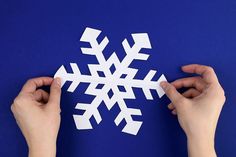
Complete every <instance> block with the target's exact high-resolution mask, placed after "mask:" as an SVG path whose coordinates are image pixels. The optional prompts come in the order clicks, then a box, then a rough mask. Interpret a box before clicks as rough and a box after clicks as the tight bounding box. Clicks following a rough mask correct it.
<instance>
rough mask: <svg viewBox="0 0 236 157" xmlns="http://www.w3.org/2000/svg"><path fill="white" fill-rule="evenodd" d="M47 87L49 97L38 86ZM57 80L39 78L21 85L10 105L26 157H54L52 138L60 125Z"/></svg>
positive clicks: (54, 141) (54, 148)
mask: <svg viewBox="0 0 236 157" xmlns="http://www.w3.org/2000/svg"><path fill="white" fill-rule="evenodd" d="M48 85H51V87H50V95H49V94H48V93H47V92H45V91H44V90H42V89H38V88H39V87H42V86H48ZM60 96H61V87H60V79H59V78H56V79H54V80H53V78H50V77H39V78H34V79H30V80H28V81H27V82H26V84H25V85H24V86H23V88H22V90H21V92H20V93H19V95H18V96H17V97H16V98H15V100H14V103H13V104H12V106H11V110H12V112H13V114H14V117H15V119H16V122H17V124H18V126H19V127H20V129H21V131H22V133H23V135H24V137H25V139H26V142H27V144H28V147H29V156H30V157H52V156H54V157H55V156H56V139H57V134H58V130H59V126H60V121H61V117H60Z"/></svg>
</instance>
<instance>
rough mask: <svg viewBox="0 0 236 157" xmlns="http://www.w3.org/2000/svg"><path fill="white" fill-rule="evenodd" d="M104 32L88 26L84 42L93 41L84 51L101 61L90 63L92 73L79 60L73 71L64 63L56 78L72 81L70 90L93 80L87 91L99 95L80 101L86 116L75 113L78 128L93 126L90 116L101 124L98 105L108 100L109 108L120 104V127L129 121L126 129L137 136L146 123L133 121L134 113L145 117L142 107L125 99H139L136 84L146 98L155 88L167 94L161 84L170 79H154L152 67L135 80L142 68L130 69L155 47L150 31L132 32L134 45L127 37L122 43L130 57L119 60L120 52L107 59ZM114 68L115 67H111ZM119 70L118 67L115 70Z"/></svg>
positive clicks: (118, 116) (78, 107)
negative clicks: (129, 104)
mask: <svg viewBox="0 0 236 157" xmlns="http://www.w3.org/2000/svg"><path fill="white" fill-rule="evenodd" d="M100 33H101V31H100V30H97V29H92V28H86V29H85V31H84V33H83V35H82V37H81V38H80V41H82V42H88V43H90V45H91V47H89V48H84V47H83V48H81V51H82V53H83V54H87V55H94V56H95V57H96V58H97V61H98V64H88V68H89V70H90V73H91V75H83V74H81V72H80V70H79V67H78V66H77V64H76V63H70V66H71V68H72V71H73V72H72V73H67V71H66V69H65V67H64V66H63V65H62V66H61V67H60V68H59V69H58V71H57V72H56V74H55V77H60V78H61V79H62V86H63V85H64V84H65V82H66V81H70V82H72V83H71V84H70V86H69V88H68V89H67V91H68V92H74V90H75V89H76V88H77V87H78V85H79V84H80V83H89V86H88V88H87V89H86V91H85V94H88V95H93V96H95V98H94V99H93V101H92V102H91V103H89V104H86V103H78V104H77V105H76V107H75V108H76V109H78V110H83V111H84V113H83V114H82V115H73V118H74V121H75V124H76V127H77V129H79V130H83V129H92V128H93V126H92V125H91V123H90V118H91V117H92V116H93V117H94V118H95V120H96V122H97V124H99V123H100V122H101V121H102V117H101V115H100V113H99V110H98V107H99V105H100V104H101V103H102V102H104V103H105V105H106V107H107V109H108V110H110V109H111V108H112V107H113V106H114V105H115V104H118V106H119V108H120V113H119V114H118V115H117V117H116V118H115V120H114V122H115V124H116V125H117V126H118V125H119V124H120V123H121V121H122V120H125V121H126V125H125V127H124V128H123V129H122V132H125V133H129V134H132V135H136V134H137V133H138V131H139V129H140V127H141V125H142V123H143V122H141V121H135V120H133V118H132V116H133V115H135V116H141V115H142V113H141V111H140V109H135V108H128V107H127V105H126V102H125V99H135V95H134V92H133V89H132V88H133V87H135V88H141V89H142V91H143V93H144V95H145V97H146V99H148V100H153V97H152V94H151V90H156V91H157V93H158V96H159V97H162V96H163V95H164V91H163V90H162V89H161V88H160V86H159V83H160V82H161V81H164V80H166V78H165V76H164V75H161V76H160V78H159V79H158V81H152V79H153V77H154V75H155V74H156V71H155V70H150V71H149V72H148V74H147V75H146V77H145V78H144V79H143V80H139V79H134V77H135V75H136V73H137V71H138V69H134V68H130V67H129V65H130V64H131V63H132V62H133V61H134V60H147V59H148V57H149V55H148V54H144V53H142V52H140V51H141V50H142V49H151V44H150V41H149V37H148V34H147V33H136V34H132V38H133V40H134V44H133V45H132V46H131V45H130V44H129V43H128V41H127V39H124V40H123V42H122V45H123V48H124V50H125V52H126V56H125V57H124V58H123V60H122V61H120V60H119V58H118V57H117V55H116V53H115V52H113V54H112V55H111V56H110V57H109V59H107V60H106V59H105V57H104V55H103V50H104V49H105V47H106V46H107V44H108V43H109V40H108V38H107V37H105V38H104V39H103V40H102V41H101V42H100V43H98V41H97V37H98V36H99V34H100ZM111 69H113V70H111ZM114 69H115V70H114Z"/></svg>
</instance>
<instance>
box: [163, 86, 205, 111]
mask: <svg viewBox="0 0 236 157" xmlns="http://www.w3.org/2000/svg"><path fill="white" fill-rule="evenodd" d="M200 94H201V93H200V92H199V91H198V90H196V89H194V88H190V89H189V90H187V91H185V92H184V93H183V94H182V95H183V96H184V97H186V98H194V97H197V96H198V95H200ZM167 107H168V109H169V110H171V113H172V114H173V115H177V111H176V109H175V106H174V105H173V104H172V103H170V104H169V105H168V106H167Z"/></svg>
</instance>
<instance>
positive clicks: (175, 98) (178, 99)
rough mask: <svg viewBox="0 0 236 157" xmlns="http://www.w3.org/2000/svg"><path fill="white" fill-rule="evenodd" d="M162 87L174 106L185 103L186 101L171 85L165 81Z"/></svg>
mask: <svg viewBox="0 0 236 157" xmlns="http://www.w3.org/2000/svg"><path fill="white" fill-rule="evenodd" d="M160 85H161V87H162V88H163V90H164V91H165V93H166V95H167V97H168V98H169V99H170V100H171V102H172V104H173V105H174V106H176V105H179V104H181V103H182V101H184V100H185V99H186V98H184V96H182V95H181V94H180V93H179V92H178V91H177V90H176V88H175V87H174V86H173V85H171V84H170V83H168V82H165V81H163V82H161V84H160Z"/></svg>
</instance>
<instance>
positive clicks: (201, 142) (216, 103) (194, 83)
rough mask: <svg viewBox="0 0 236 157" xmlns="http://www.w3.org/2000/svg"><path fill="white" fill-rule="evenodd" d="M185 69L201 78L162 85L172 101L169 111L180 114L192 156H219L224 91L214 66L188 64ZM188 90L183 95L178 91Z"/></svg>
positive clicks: (162, 83) (180, 120)
mask: <svg viewBox="0 0 236 157" xmlns="http://www.w3.org/2000/svg"><path fill="white" fill-rule="evenodd" d="M182 70H183V71H184V72H186V73H196V74H199V75H201V76H195V77H189V78H182V79H178V80H176V81H174V82H172V83H171V84H170V83H168V82H161V86H162V88H163V89H164V91H165V93H166V95H167V96H168V97H169V99H170V100H171V103H170V104H169V105H168V108H169V109H170V110H172V114H174V115H177V117H178V121H179V123H180V126H181V127H182V128H183V130H184V132H185V133H186V135H187V138H188V147H189V153H190V156H195V155H196V156H204V154H202V155H200V154H199V153H201V150H202V151H203V152H204V151H205V152H207V151H211V152H212V153H210V154H211V155H210V154H208V156H216V155H215V153H213V151H214V152H215V150H214V137H215V130H216V126H217V122H218V119H219V115H220V112H221V110H222V107H223V104H224V102H225V95H224V90H223V88H222V87H221V85H220V83H219V82H218V79H217V76H216V74H215V72H214V70H213V69H212V68H211V67H208V66H203V65H197V64H192V65H187V66H183V67H182ZM183 87H185V88H189V89H188V90H187V91H186V92H184V93H182V94H180V93H179V92H178V91H177V89H180V88H183Z"/></svg>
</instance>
